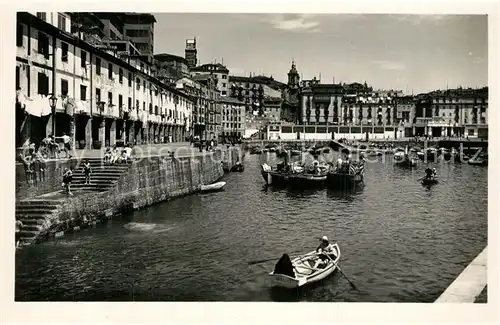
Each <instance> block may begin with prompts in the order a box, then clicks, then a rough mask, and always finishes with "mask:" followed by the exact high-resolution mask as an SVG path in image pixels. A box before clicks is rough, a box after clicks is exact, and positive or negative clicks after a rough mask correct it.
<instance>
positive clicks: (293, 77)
mask: <svg viewBox="0 0 500 325" xmlns="http://www.w3.org/2000/svg"><path fill="white" fill-rule="evenodd" d="M299 81H300V75H299V72H298V71H297V68H296V67H295V61H292V67H291V68H290V71H289V72H288V87H290V88H292V89H297V88H299Z"/></svg>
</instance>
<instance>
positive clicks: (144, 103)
mask: <svg viewBox="0 0 500 325" xmlns="http://www.w3.org/2000/svg"><path fill="white" fill-rule="evenodd" d="M142 110H143V111H145V110H146V102H142Z"/></svg>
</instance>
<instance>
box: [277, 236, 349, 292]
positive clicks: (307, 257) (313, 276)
mask: <svg viewBox="0 0 500 325" xmlns="http://www.w3.org/2000/svg"><path fill="white" fill-rule="evenodd" d="M332 246H333V251H334V254H332V255H334V258H333V259H330V260H329V261H328V262H327V263H325V264H323V265H320V266H318V268H314V266H315V265H316V262H317V261H318V259H319V258H320V257H319V255H318V254H316V251H312V252H310V253H307V254H304V255H301V256H298V257H296V258H294V259H293V260H292V265H291V268H290V269H285V270H278V264H277V265H276V266H277V267H276V268H275V270H274V271H273V272H271V273H269V275H270V276H271V281H272V285H274V286H276V287H281V288H286V289H295V288H299V287H302V286H304V285H307V284H310V283H314V282H317V281H320V280H323V279H324V278H326V277H327V276H329V275H331V274H332V273H333V272H334V271H335V270H336V269H337V268H338V266H337V263H338V261H339V259H340V248H339V245H338V244H337V243H335V244H333V245H332Z"/></svg>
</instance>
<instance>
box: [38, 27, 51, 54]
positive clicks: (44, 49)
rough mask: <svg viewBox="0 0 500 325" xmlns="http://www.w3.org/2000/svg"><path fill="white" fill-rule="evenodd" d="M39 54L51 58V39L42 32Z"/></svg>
mask: <svg viewBox="0 0 500 325" xmlns="http://www.w3.org/2000/svg"><path fill="white" fill-rule="evenodd" d="M38 53H39V54H42V55H44V56H45V58H46V59H48V58H49V38H48V37H47V35H45V34H44V33H42V32H38Z"/></svg>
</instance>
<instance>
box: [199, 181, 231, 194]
mask: <svg viewBox="0 0 500 325" xmlns="http://www.w3.org/2000/svg"><path fill="white" fill-rule="evenodd" d="M225 185H226V182H217V183H213V184H210V185H201V191H202V192H211V191H219V190H221V189H222V188H223V187H224V186H225Z"/></svg>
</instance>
